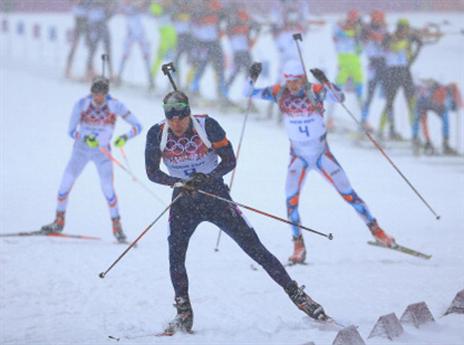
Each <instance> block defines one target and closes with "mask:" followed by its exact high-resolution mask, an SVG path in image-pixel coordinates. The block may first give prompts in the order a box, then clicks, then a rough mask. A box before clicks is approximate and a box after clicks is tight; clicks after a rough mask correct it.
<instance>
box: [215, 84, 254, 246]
mask: <svg viewBox="0 0 464 345" xmlns="http://www.w3.org/2000/svg"><path fill="white" fill-rule="evenodd" d="M254 83H255V82H253V85H254ZM251 105H252V97H251V95H250V96H249V97H248V102H247V108H246V111H245V117H244V118H243V123H242V130H241V131H240V139H239V141H238V146H237V153H236V154H235V157H236V158H235V159H236V162H237V163H238V159H239V157H240V148H241V147H242V142H243V137H244V134H245V127H246V124H247V121H248V117H249V115H250V109H251ZM237 163H236V164H235V168H234V170H232V176H231V177H230V182H229V190H232V185H233V183H234V177H235V171H236V170H237ZM221 235H222V230H221V229H219V231H218V237H217V240H216V248H214V251H215V252H218V251H219V243H220V242H221Z"/></svg>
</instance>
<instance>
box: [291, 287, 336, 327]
mask: <svg viewBox="0 0 464 345" xmlns="http://www.w3.org/2000/svg"><path fill="white" fill-rule="evenodd" d="M285 292H286V293H287V294H288V296H289V297H290V299H291V300H292V302H293V303H295V305H296V306H297V307H298V309H300V310H302V311H303V312H304V313H305V314H306V315H308V316H309V317H310V318H313V319H314V320H318V321H327V320H329V317H328V316H327V314H326V313H325V311H324V308H322V306H321V305H320V304H319V303H317V302H316V301H314V300H313V299H312V298H311V297H309V296H308V295H307V294H306V293H305V292H304V286H302V287H298V284H297V283H296V281H292V282H291V283H290V284H288V286H287V287H286V288H285Z"/></svg>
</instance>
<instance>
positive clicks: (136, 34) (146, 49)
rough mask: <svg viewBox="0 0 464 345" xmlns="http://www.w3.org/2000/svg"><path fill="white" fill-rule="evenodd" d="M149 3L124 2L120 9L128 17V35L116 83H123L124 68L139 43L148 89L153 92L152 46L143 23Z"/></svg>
mask: <svg viewBox="0 0 464 345" xmlns="http://www.w3.org/2000/svg"><path fill="white" fill-rule="evenodd" d="M148 3H149V2H148V0H124V1H123V3H122V6H121V7H120V10H121V12H122V13H123V14H124V15H125V16H126V21H127V34H126V38H125V40H124V45H123V50H122V51H123V52H122V58H121V63H120V65H119V70H118V76H117V79H116V83H117V84H120V83H121V82H122V73H123V72H124V67H125V66H126V62H127V59H128V58H129V55H130V53H131V50H132V45H133V44H134V43H138V44H139V46H140V50H141V52H142V57H143V62H144V64H145V69H146V72H147V78H148V87H149V89H150V90H151V89H153V88H154V86H155V85H154V82H153V77H152V75H151V71H150V44H149V43H148V40H147V38H146V35H145V28H144V27H143V23H142V18H143V16H144V13H145V11H146V10H147V7H148Z"/></svg>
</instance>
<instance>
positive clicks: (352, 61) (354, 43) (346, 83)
mask: <svg viewBox="0 0 464 345" xmlns="http://www.w3.org/2000/svg"><path fill="white" fill-rule="evenodd" d="M362 28H363V24H362V21H361V17H360V15H359V12H358V11H357V10H350V11H349V12H348V13H347V14H346V18H345V19H344V20H343V21H341V22H338V23H337V24H336V25H335V28H334V32H333V36H332V38H333V40H334V43H335V50H336V51H337V65H338V67H337V68H338V72H337V77H336V79H335V83H336V84H337V85H338V86H339V87H341V88H342V89H343V90H344V91H346V92H354V93H355V95H356V100H357V102H358V105H359V109H360V110H361V109H362V101H363V100H362V97H363V82H364V81H363V70H362V65H361V52H362V37H361V34H362ZM334 126H335V124H334V120H333V107H330V108H329V109H328V111H327V127H328V128H329V129H330V130H331V129H333V128H334Z"/></svg>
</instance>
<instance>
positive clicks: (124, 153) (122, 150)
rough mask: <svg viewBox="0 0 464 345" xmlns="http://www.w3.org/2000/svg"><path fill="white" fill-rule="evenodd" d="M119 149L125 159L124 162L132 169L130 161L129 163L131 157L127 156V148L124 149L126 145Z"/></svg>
mask: <svg viewBox="0 0 464 345" xmlns="http://www.w3.org/2000/svg"><path fill="white" fill-rule="evenodd" d="M119 151H120V152H121V156H122V159H124V162H125V163H126V165H127V170H129V171H132V169H131V166H130V163H129V159H128V158H127V155H126V150H124V147H120V148H119Z"/></svg>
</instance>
